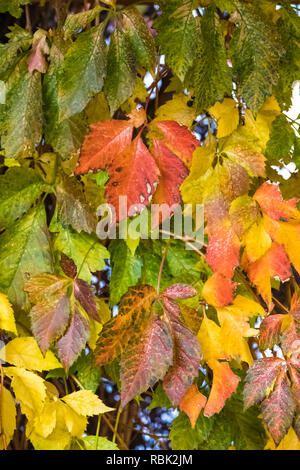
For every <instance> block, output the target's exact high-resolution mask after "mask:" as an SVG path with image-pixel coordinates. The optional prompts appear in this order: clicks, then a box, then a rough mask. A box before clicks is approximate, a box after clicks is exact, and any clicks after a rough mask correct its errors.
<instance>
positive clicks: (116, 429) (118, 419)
mask: <svg viewBox="0 0 300 470" xmlns="http://www.w3.org/2000/svg"><path fill="white" fill-rule="evenodd" d="M121 411H122V410H121V405H120V406H119V408H118V413H117V417H116V422H115V427H114V434H113V438H112V441H113V442H116V437H117V432H118V426H119V421H120V416H121Z"/></svg>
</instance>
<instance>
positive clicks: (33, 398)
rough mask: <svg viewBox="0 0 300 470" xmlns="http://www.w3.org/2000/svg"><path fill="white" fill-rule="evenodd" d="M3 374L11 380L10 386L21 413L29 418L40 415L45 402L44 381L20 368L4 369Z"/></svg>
mask: <svg viewBox="0 0 300 470" xmlns="http://www.w3.org/2000/svg"><path fill="white" fill-rule="evenodd" d="M5 374H6V375H7V376H8V377H10V378H11V379H12V381H11V386H12V389H13V391H14V393H15V396H16V399H17V400H18V401H19V402H20V403H21V409H22V411H23V413H24V414H26V415H30V416H33V415H36V414H40V413H41V412H42V410H43V408H44V403H45V400H46V387H45V384H44V380H43V379H42V378H41V377H40V376H39V375H37V374H34V373H33V372H29V371H28V370H25V369H22V368H20V367H6V368H5ZM27 417H28V416H27Z"/></svg>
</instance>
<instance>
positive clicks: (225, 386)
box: [204, 361, 239, 417]
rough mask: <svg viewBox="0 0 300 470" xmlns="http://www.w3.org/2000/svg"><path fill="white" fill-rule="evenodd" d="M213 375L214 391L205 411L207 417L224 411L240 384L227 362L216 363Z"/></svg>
mask: <svg viewBox="0 0 300 470" xmlns="http://www.w3.org/2000/svg"><path fill="white" fill-rule="evenodd" d="M213 374H214V375H213V384H212V389H211V392H210V395H209V398H208V401H207V404H206V406H205V409H204V416H207V417H210V416H212V415H214V414H215V413H219V412H220V411H221V410H222V408H223V406H224V405H225V402H226V400H227V399H228V398H229V397H230V396H231V394H232V393H233V392H235V390H236V388H237V386H238V383H239V378H238V377H237V376H236V375H235V374H234V373H233V372H232V370H231V369H230V367H229V364H228V363H227V362H218V361H215V363H214V365H213Z"/></svg>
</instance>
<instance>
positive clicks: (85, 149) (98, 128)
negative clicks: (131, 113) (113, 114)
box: [75, 119, 133, 175]
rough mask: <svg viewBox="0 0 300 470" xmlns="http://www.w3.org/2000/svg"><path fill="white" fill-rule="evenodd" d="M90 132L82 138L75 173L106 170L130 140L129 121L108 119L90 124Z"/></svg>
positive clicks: (130, 126)
mask: <svg viewBox="0 0 300 470" xmlns="http://www.w3.org/2000/svg"><path fill="white" fill-rule="evenodd" d="M90 127H91V132H90V133H89V134H88V135H87V136H86V138H85V139H84V142H83V145H82V148H81V153H80V157H79V165H78V167H77V168H76V171H75V174H76V175H82V174H84V173H87V172H88V171H89V170H99V169H101V170H106V169H107V167H108V165H111V163H112V161H113V159H114V158H116V157H117V156H118V155H119V154H120V153H121V152H122V151H123V150H124V149H125V148H126V147H127V145H129V144H130V142H131V137H132V129H133V127H132V124H131V122H130V121H118V120H116V119H111V120H109V121H104V122H97V123H96V124H91V126H90Z"/></svg>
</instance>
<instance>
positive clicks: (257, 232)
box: [243, 220, 272, 263]
mask: <svg viewBox="0 0 300 470" xmlns="http://www.w3.org/2000/svg"><path fill="white" fill-rule="evenodd" d="M243 244H245V251H246V254H247V258H248V260H249V261H250V263H254V262H255V261H256V260H258V259H259V258H261V257H262V256H263V255H264V254H265V253H266V252H267V251H268V250H269V248H271V245H272V240H271V237H270V236H269V234H268V233H267V232H266V230H265V228H264V225H263V223H262V220H260V221H259V222H258V223H254V224H253V225H251V227H250V229H249V230H248V231H247V232H246V234H245V236H244V239H243Z"/></svg>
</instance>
